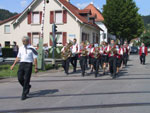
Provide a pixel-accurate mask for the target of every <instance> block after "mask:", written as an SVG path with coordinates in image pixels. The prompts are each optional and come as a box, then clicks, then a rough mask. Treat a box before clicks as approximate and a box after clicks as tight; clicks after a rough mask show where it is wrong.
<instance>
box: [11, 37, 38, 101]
mask: <svg viewBox="0 0 150 113" xmlns="http://www.w3.org/2000/svg"><path fill="white" fill-rule="evenodd" d="M22 42H23V46H21V47H20V48H19V52H18V55H17V58H16V60H15V61H14V64H13V65H12V66H11V70H13V68H14V66H15V64H16V63H17V62H18V61H19V60H20V65H19V69H18V81H19V83H20V84H21V86H22V87H23V92H22V97H21V100H25V99H26V98H27V94H29V90H30V88H31V85H30V78H31V74H32V63H33V61H34V65H35V72H37V71H38V70H37V52H36V50H35V49H34V48H33V47H32V46H30V45H29V37H26V36H24V37H23V39H22Z"/></svg>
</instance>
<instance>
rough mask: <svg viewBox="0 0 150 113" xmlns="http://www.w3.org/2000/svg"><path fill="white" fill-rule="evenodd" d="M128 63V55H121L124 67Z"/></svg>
mask: <svg viewBox="0 0 150 113" xmlns="http://www.w3.org/2000/svg"><path fill="white" fill-rule="evenodd" d="M127 62H128V53H124V54H123V64H124V65H125V66H126V65H127Z"/></svg>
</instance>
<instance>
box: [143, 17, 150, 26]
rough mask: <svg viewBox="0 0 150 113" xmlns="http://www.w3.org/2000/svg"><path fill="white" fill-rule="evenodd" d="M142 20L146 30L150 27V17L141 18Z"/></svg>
mask: <svg viewBox="0 0 150 113" xmlns="http://www.w3.org/2000/svg"><path fill="white" fill-rule="evenodd" d="M142 18H143V20H144V26H145V27H146V28H147V27H149V26H150V15H148V16H142Z"/></svg>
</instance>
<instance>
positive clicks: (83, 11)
mask: <svg viewBox="0 0 150 113" xmlns="http://www.w3.org/2000/svg"><path fill="white" fill-rule="evenodd" d="M78 12H79V13H80V14H91V10H90V9H82V10H79V11H78Z"/></svg>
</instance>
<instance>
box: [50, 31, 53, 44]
mask: <svg viewBox="0 0 150 113" xmlns="http://www.w3.org/2000/svg"><path fill="white" fill-rule="evenodd" d="M50 35H53V33H52V32H50ZM50 46H53V42H52V40H51V38H50Z"/></svg>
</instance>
